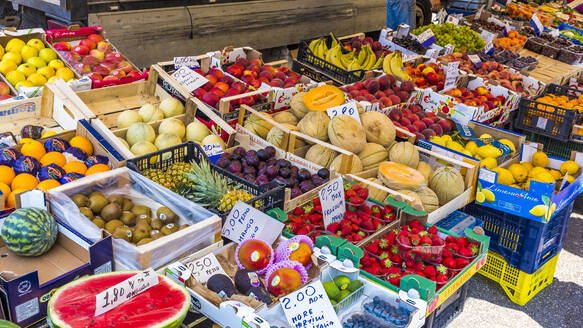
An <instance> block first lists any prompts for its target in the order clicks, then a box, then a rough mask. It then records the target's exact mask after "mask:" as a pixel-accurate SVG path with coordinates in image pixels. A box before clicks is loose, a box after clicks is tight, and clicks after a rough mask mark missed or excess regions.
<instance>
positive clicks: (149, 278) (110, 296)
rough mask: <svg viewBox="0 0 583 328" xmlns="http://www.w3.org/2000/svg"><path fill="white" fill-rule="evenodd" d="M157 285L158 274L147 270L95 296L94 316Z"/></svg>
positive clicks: (150, 269)
mask: <svg viewBox="0 0 583 328" xmlns="http://www.w3.org/2000/svg"><path fill="white" fill-rule="evenodd" d="M157 284H158V274H156V272H154V270H152V268H149V269H147V270H145V271H142V272H138V273H136V274H135V275H133V276H131V277H130V278H128V279H126V280H124V281H122V282H120V283H119V284H117V285H115V286H112V287H109V288H108V289H106V290H104V291H102V292H101V293H99V294H97V295H95V316H98V315H100V314H103V313H105V312H107V311H109V310H111V309H113V308H115V307H117V306H118V305H120V304H122V303H125V302H127V301H129V300H131V299H132V298H134V297H135V296H136V295H138V294H140V293H142V292H143V291H145V290H147V289H148V288H150V287H153V286H156V285H157Z"/></svg>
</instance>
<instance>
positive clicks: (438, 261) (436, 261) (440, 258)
mask: <svg viewBox="0 0 583 328" xmlns="http://www.w3.org/2000/svg"><path fill="white" fill-rule="evenodd" d="M431 262H432V263H433V264H441V263H442V262H443V257H437V258H434V259H433V260H432V261H431Z"/></svg>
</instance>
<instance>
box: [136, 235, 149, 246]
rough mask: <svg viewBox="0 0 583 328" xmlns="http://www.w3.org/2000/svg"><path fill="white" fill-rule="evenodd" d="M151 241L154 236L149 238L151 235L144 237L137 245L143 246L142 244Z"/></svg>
mask: <svg viewBox="0 0 583 328" xmlns="http://www.w3.org/2000/svg"><path fill="white" fill-rule="evenodd" d="M151 241H152V238H149V237H148V238H144V239H142V240H140V241H139V242H138V243H137V244H136V245H137V246H142V245H145V244H147V243H149V242H151Z"/></svg>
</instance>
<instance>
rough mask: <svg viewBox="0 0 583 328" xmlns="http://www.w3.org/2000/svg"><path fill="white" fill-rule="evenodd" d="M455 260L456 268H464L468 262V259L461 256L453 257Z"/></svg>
mask: <svg viewBox="0 0 583 328" xmlns="http://www.w3.org/2000/svg"><path fill="white" fill-rule="evenodd" d="M455 262H456V266H457V268H458V269H461V268H465V267H466V266H467V265H468V264H470V261H468V260H466V259H464V258H461V257H458V258H457V259H455Z"/></svg>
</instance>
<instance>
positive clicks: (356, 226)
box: [350, 223, 360, 232]
mask: <svg viewBox="0 0 583 328" xmlns="http://www.w3.org/2000/svg"><path fill="white" fill-rule="evenodd" d="M350 227H351V228H352V231H353V232H357V231H358V230H360V228H359V227H358V225H356V224H354V223H353V224H351V225H350Z"/></svg>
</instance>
